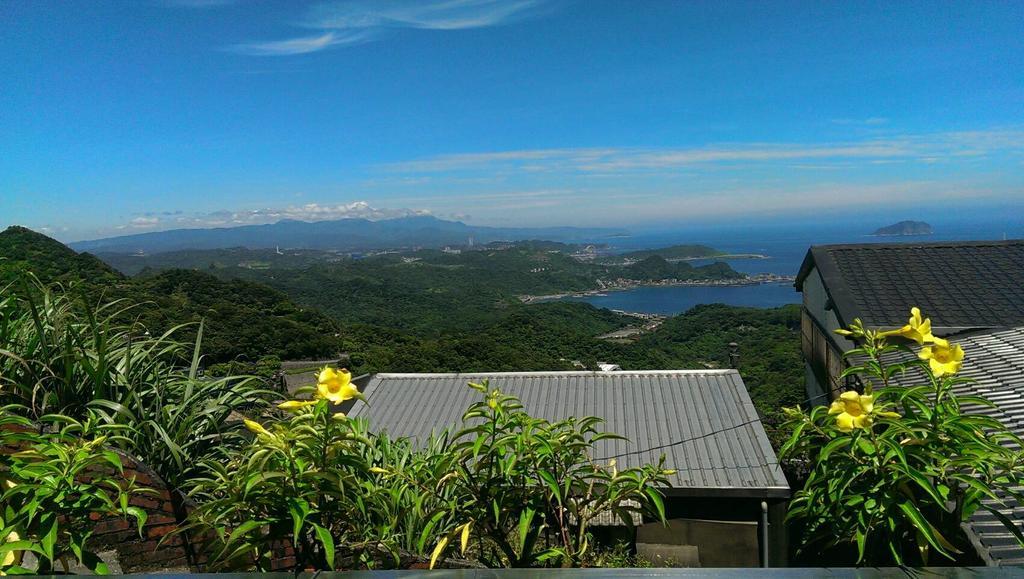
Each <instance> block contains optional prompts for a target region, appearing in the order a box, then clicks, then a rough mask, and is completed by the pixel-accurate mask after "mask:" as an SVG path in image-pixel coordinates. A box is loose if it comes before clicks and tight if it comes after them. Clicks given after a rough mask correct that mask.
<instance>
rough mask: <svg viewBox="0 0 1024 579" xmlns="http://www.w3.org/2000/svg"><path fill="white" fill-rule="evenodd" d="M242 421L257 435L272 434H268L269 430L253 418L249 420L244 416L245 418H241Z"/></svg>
mask: <svg viewBox="0 0 1024 579" xmlns="http://www.w3.org/2000/svg"><path fill="white" fill-rule="evenodd" d="M243 422H244V423H245V427H246V428H248V429H249V430H251V431H252V432H253V433H254V434H256V435H258V436H274V435H273V434H270V431H269V430H267V429H266V428H263V425H262V424H260V423H259V422H256V421H255V420H249V419H248V418H246V419H245V420H243Z"/></svg>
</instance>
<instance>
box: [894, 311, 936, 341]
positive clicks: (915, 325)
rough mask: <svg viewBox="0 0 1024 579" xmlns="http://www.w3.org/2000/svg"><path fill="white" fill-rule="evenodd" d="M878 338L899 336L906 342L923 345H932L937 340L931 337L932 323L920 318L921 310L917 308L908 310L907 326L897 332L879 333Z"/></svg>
mask: <svg viewBox="0 0 1024 579" xmlns="http://www.w3.org/2000/svg"><path fill="white" fill-rule="evenodd" d="M879 335H880V336H901V337H903V338H907V339H908V340H914V341H915V342H917V343H918V344H921V345H924V344H927V343H933V342H936V341H938V340H940V339H939V338H936V337H935V336H933V335H932V321H931V319H929V318H924V317H922V316H921V310H920V309H918V308H910V319H909V320H908V321H907V325H905V326H903V327H902V328H899V329H897V330H889V331H887V332H881V333H879Z"/></svg>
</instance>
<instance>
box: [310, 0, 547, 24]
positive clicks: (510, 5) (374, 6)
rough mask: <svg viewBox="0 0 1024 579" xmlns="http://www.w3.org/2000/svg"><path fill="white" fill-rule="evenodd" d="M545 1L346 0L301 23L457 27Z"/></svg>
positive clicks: (501, 18) (530, 9)
mask: <svg viewBox="0 0 1024 579" xmlns="http://www.w3.org/2000/svg"><path fill="white" fill-rule="evenodd" d="M545 4H547V2H545V1H544V0H369V1H368V0H349V1H343V2H333V3H328V4H321V5H319V6H317V7H315V8H314V9H313V10H311V11H310V14H309V16H308V17H307V19H306V21H305V25H306V26H308V27H310V28H320V29H329V30H347V29H379V28H421V29H429V30H459V29H465V28H481V27H485V26H496V25H499V24H504V23H506V22H509V21H512V20H515V19H518V18H524V17H526V16H529V15H531V14H532V13H534V12H536V11H537V10H538V9H540V8H542V7H543V6H544V5H545Z"/></svg>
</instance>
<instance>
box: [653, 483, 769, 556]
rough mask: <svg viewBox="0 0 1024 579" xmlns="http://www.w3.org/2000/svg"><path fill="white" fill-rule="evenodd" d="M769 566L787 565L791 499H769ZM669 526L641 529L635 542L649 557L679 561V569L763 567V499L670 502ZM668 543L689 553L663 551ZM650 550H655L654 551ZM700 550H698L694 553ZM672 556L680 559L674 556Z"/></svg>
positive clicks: (680, 499)
mask: <svg viewBox="0 0 1024 579" xmlns="http://www.w3.org/2000/svg"><path fill="white" fill-rule="evenodd" d="M766 502H767V503H768V509H769V512H768V563H769V565H770V566H772V567H784V566H786V562H787V558H788V557H787V549H788V542H787V537H786V527H785V524H784V521H783V519H784V518H785V512H786V504H787V501H785V500H782V499H768V500H767V501H766ZM665 514H666V517H667V518H668V520H669V525H668V526H667V527H666V526H664V525H662V524H661V523H660V522H651V523H648V524H645V525H641V526H640V527H638V528H637V535H636V542H637V549H638V551H640V550H641V548H640V545H641V544H644V545H646V547H645V548H644V549H645V550H646V551H647V552H648V553H652V554H662V553H664V555H663V556H669V557H670V558H675V559H677V561H675V564H676V565H677V566H700V567H759V566H761V563H762V561H761V548H762V545H761V499H758V498H740V497H673V496H668V497H666V498H665ZM659 545H668V546H676V547H687V548H688V549H675V550H672V549H669V550H664V549H662V550H658V549H657V546H659ZM651 546H654V547H655V549H654V550H653V551H652V550H651ZM694 548H695V549H694ZM672 553H675V554H676V555H675V556H674V557H671V555H672Z"/></svg>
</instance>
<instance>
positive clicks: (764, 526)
mask: <svg viewBox="0 0 1024 579" xmlns="http://www.w3.org/2000/svg"><path fill="white" fill-rule="evenodd" d="M761 566H762V567H767V566H768V501H761Z"/></svg>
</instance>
